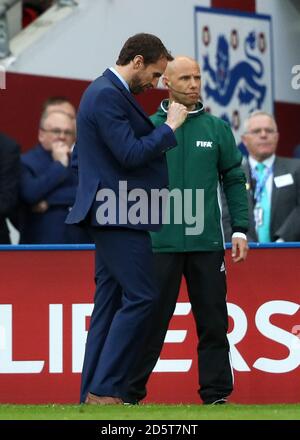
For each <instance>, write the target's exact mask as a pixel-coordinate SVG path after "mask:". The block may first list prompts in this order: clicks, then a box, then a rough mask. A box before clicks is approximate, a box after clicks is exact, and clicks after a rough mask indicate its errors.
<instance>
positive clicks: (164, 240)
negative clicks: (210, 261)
mask: <svg viewBox="0 0 300 440" xmlns="http://www.w3.org/2000/svg"><path fill="white" fill-rule="evenodd" d="M167 108H168V100H164V101H162V103H161V105H160V107H159V109H158V111H157V112H156V113H155V114H154V115H152V116H151V120H152V122H153V123H154V125H155V126H158V125H161V124H163V123H164V122H165V121H166V118H167ZM175 135H176V138H177V142H178V145H177V147H175V148H173V149H172V150H170V151H168V152H167V162H168V170H169V183H170V185H169V190H170V191H171V194H173V191H172V190H174V189H175V188H177V189H178V190H176V191H175V192H177V196H176V197H177V199H176V197H175V193H174V197H171V198H170V201H171V203H170V207H171V209H170V215H169V218H170V220H169V221H168V222H169V224H164V226H163V227H162V229H161V231H159V232H157V233H152V234H151V237H152V243H153V250H154V251H155V252H194V251H216V250H221V249H223V248H224V239H223V230H222V215H221V186H223V190H224V193H225V196H226V199H227V203H228V208H229V213H230V216H231V222H232V228H233V231H240V232H246V231H247V229H248V203H247V194H246V186H245V185H246V179H245V175H244V172H243V171H242V169H241V167H240V164H241V160H242V155H241V153H240V151H239V150H238V149H237V147H236V144H235V140H234V137H233V135H232V132H231V129H230V127H229V125H228V124H227V123H226V122H224V121H223V120H222V119H220V118H217V117H215V116H212V115H211V114H209V113H206V112H205V111H204V110H203V105H202V104H201V103H199V105H198V106H197V109H196V110H195V111H192V112H190V113H189V114H188V117H187V119H186V121H185V122H184V124H183V125H182V126H181V127H180V128H179V129H177V130H176V132H175ZM188 189H189V190H190V191H186V192H185V193H184V195H183V203H181V205H180V203H179V202H178V201H179V198H180V197H179V190H181V194H182V192H183V190H188ZM196 190H198V191H197V193H196ZM201 190H202V191H201ZM203 195H204V200H203ZM178 197H179V198H178ZM174 200H177V202H176V203H175V202H174ZM184 202H185V204H186V206H185V207H184ZM202 202H203V204H202ZM174 206H176V211H175V212H174ZM179 206H181V207H182V209H181V212H180V208H178V207H179ZM191 209H192V210H191ZM167 211H168V210H167ZM180 216H181V218H182V220H183V221H180V220H181V219H180ZM193 216H194V218H193ZM195 218H197V221H196V220H195Z"/></svg>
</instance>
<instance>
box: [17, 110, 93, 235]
mask: <svg viewBox="0 0 300 440" xmlns="http://www.w3.org/2000/svg"><path fill="white" fill-rule="evenodd" d="M38 140H39V143H38V145H37V146H36V147H35V148H33V149H31V150H30V151H28V152H26V153H25V154H23V155H22V156H21V185H20V197H21V200H22V202H23V207H22V218H21V225H20V233H21V240H20V242H21V243H26V244H53V243H56V244H66V243H86V242H90V240H89V239H87V235H86V233H85V232H84V231H83V230H82V229H81V228H79V227H75V226H73V227H69V226H67V225H65V223H64V222H65V218H66V216H67V214H68V212H69V210H70V207H71V206H72V205H73V202H74V200H75V192H76V186H77V178H76V176H75V175H74V173H73V172H72V170H71V167H70V153H71V147H72V145H73V144H74V140H75V120H74V118H73V117H71V116H69V115H68V114H66V113H65V112H62V111H51V112H50V113H49V111H48V109H46V110H45V111H44V113H43V114H42V117H41V121H40V128H39V134H38Z"/></svg>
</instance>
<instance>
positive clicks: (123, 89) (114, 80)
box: [103, 69, 153, 126]
mask: <svg viewBox="0 0 300 440" xmlns="http://www.w3.org/2000/svg"><path fill="white" fill-rule="evenodd" d="M103 76H105V77H106V78H108V79H109V80H110V81H111V82H112V83H113V85H114V86H115V87H117V89H119V90H120V92H121V93H122V94H123V95H124V97H125V98H126V99H127V100H128V101H129V102H130V104H131V105H133V106H134V107H135V109H136V110H137V111H138V112H139V113H140V114H141V115H143V116H144V118H145V119H146V120H147V121H148V122H149V124H151V125H152V126H153V124H152V121H151V120H150V119H149V116H148V115H147V113H145V112H144V110H143V109H142V107H141V106H140V105H139V103H138V102H137V101H136V99H135V98H134V97H133V96H132V94H131V93H130V92H129V91H128V90H127V89H126V87H124V85H123V84H122V83H121V81H120V80H119V78H118V77H117V76H116V75H115V74H114V73H113V72H112V71H111V70H110V69H106V70H105V72H104V73H103Z"/></svg>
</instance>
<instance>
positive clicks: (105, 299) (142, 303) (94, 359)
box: [80, 227, 158, 402]
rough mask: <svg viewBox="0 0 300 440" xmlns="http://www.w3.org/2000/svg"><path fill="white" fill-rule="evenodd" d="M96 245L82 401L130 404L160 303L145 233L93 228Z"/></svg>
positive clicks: (149, 247) (149, 246) (148, 239)
mask: <svg viewBox="0 0 300 440" xmlns="http://www.w3.org/2000/svg"><path fill="white" fill-rule="evenodd" d="M89 232H90V233H91V235H92V236H93V238H94V241H95V244H96V260H95V282H96V292H95V298H94V309H93V313H92V316H91V322H90V328H89V332H88V336H87V342H86V349H85V356H84V363H83V370H82V381H81V396H80V401H81V402H84V401H85V399H86V396H87V393H88V392H91V393H93V394H96V395H98V396H114V397H120V398H122V399H123V400H125V401H126V400H127V398H126V396H127V388H128V383H127V381H128V377H129V372H130V370H131V368H132V366H133V364H134V361H135V360H136V357H137V356H138V353H139V352H140V350H141V347H142V345H143V342H144V338H145V336H146V333H147V330H148V328H149V327H150V325H149V322H148V321H149V317H150V315H151V312H152V310H153V307H154V305H155V303H156V301H157V299H158V289H157V287H156V286H155V285H154V281H153V280H154V262H153V254H152V249H151V239H150V236H149V233H148V232H146V231H140V230H133V229H126V228H114V227H103V228H97V227H94V228H92V227H91V228H90V229H89Z"/></svg>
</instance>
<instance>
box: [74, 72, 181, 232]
mask: <svg viewBox="0 0 300 440" xmlns="http://www.w3.org/2000/svg"><path fill="white" fill-rule="evenodd" d="M176 144H177V142H176V138H175V136H174V133H173V131H172V130H171V129H170V127H168V126H167V125H166V124H163V125H162V126H160V127H157V128H155V127H154V125H153V124H152V122H151V121H150V119H149V117H148V116H147V114H146V113H145V112H144V111H143V109H142V108H141V107H140V105H139V104H138V103H137V101H136V100H135V99H134V97H133V96H132V95H131V93H129V92H128V90H127V89H126V88H125V87H124V85H123V84H122V82H121V81H120V80H119V78H117V76H116V75H115V74H114V73H113V72H112V71H110V70H109V69H107V70H106V71H105V72H104V74H103V75H102V76H100V77H99V78H97V79H96V80H95V81H94V82H93V83H92V84H91V85H90V86H89V87H88V88H87V90H86V91H85V93H84V94H83V97H82V99H81V103H80V106H79V111H78V116H77V141H76V145H75V151H74V154H75V162H78V172H79V186H78V189H77V195H76V201H75V204H74V206H73V208H72V210H71V212H70V214H69V215H68V217H67V223H71V224H76V223H80V222H82V221H84V220H86V219H87V218H88V216H89V214H90V215H91V214H92V217H93V216H94V213H95V208H97V206H98V205H97V203H96V202H95V197H96V193H97V191H98V190H100V189H110V190H113V191H114V193H115V195H116V199H117V205H118V202H119V194H118V189H119V182H120V181H126V182H127V188H128V191H130V190H132V189H135V188H140V189H142V190H145V191H146V192H147V193H149V194H150V191H151V189H161V188H164V187H167V186H168V172H167V163H166V158H165V154H164V152H165V151H167V150H168V149H170V148H172V147H174V146H175V145H176ZM76 155H77V156H78V157H77V158H76ZM123 208H124V206H123ZM125 208H126V207H125ZM149 208H150V207H149ZM128 209H129V205H128ZM149 217H150V213H149ZM88 221H89V222H91V223H92V224H95V219H94V218H89V220H88ZM116 224H121V223H119V221H118V216H117V221H116ZM122 226H125V227H132V228H137V229H146V230H157V229H159V227H160V225H151V224H149V223H147V224H137V225H133V224H131V223H130V221H128V222H127V223H126V224H124V223H122Z"/></svg>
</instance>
